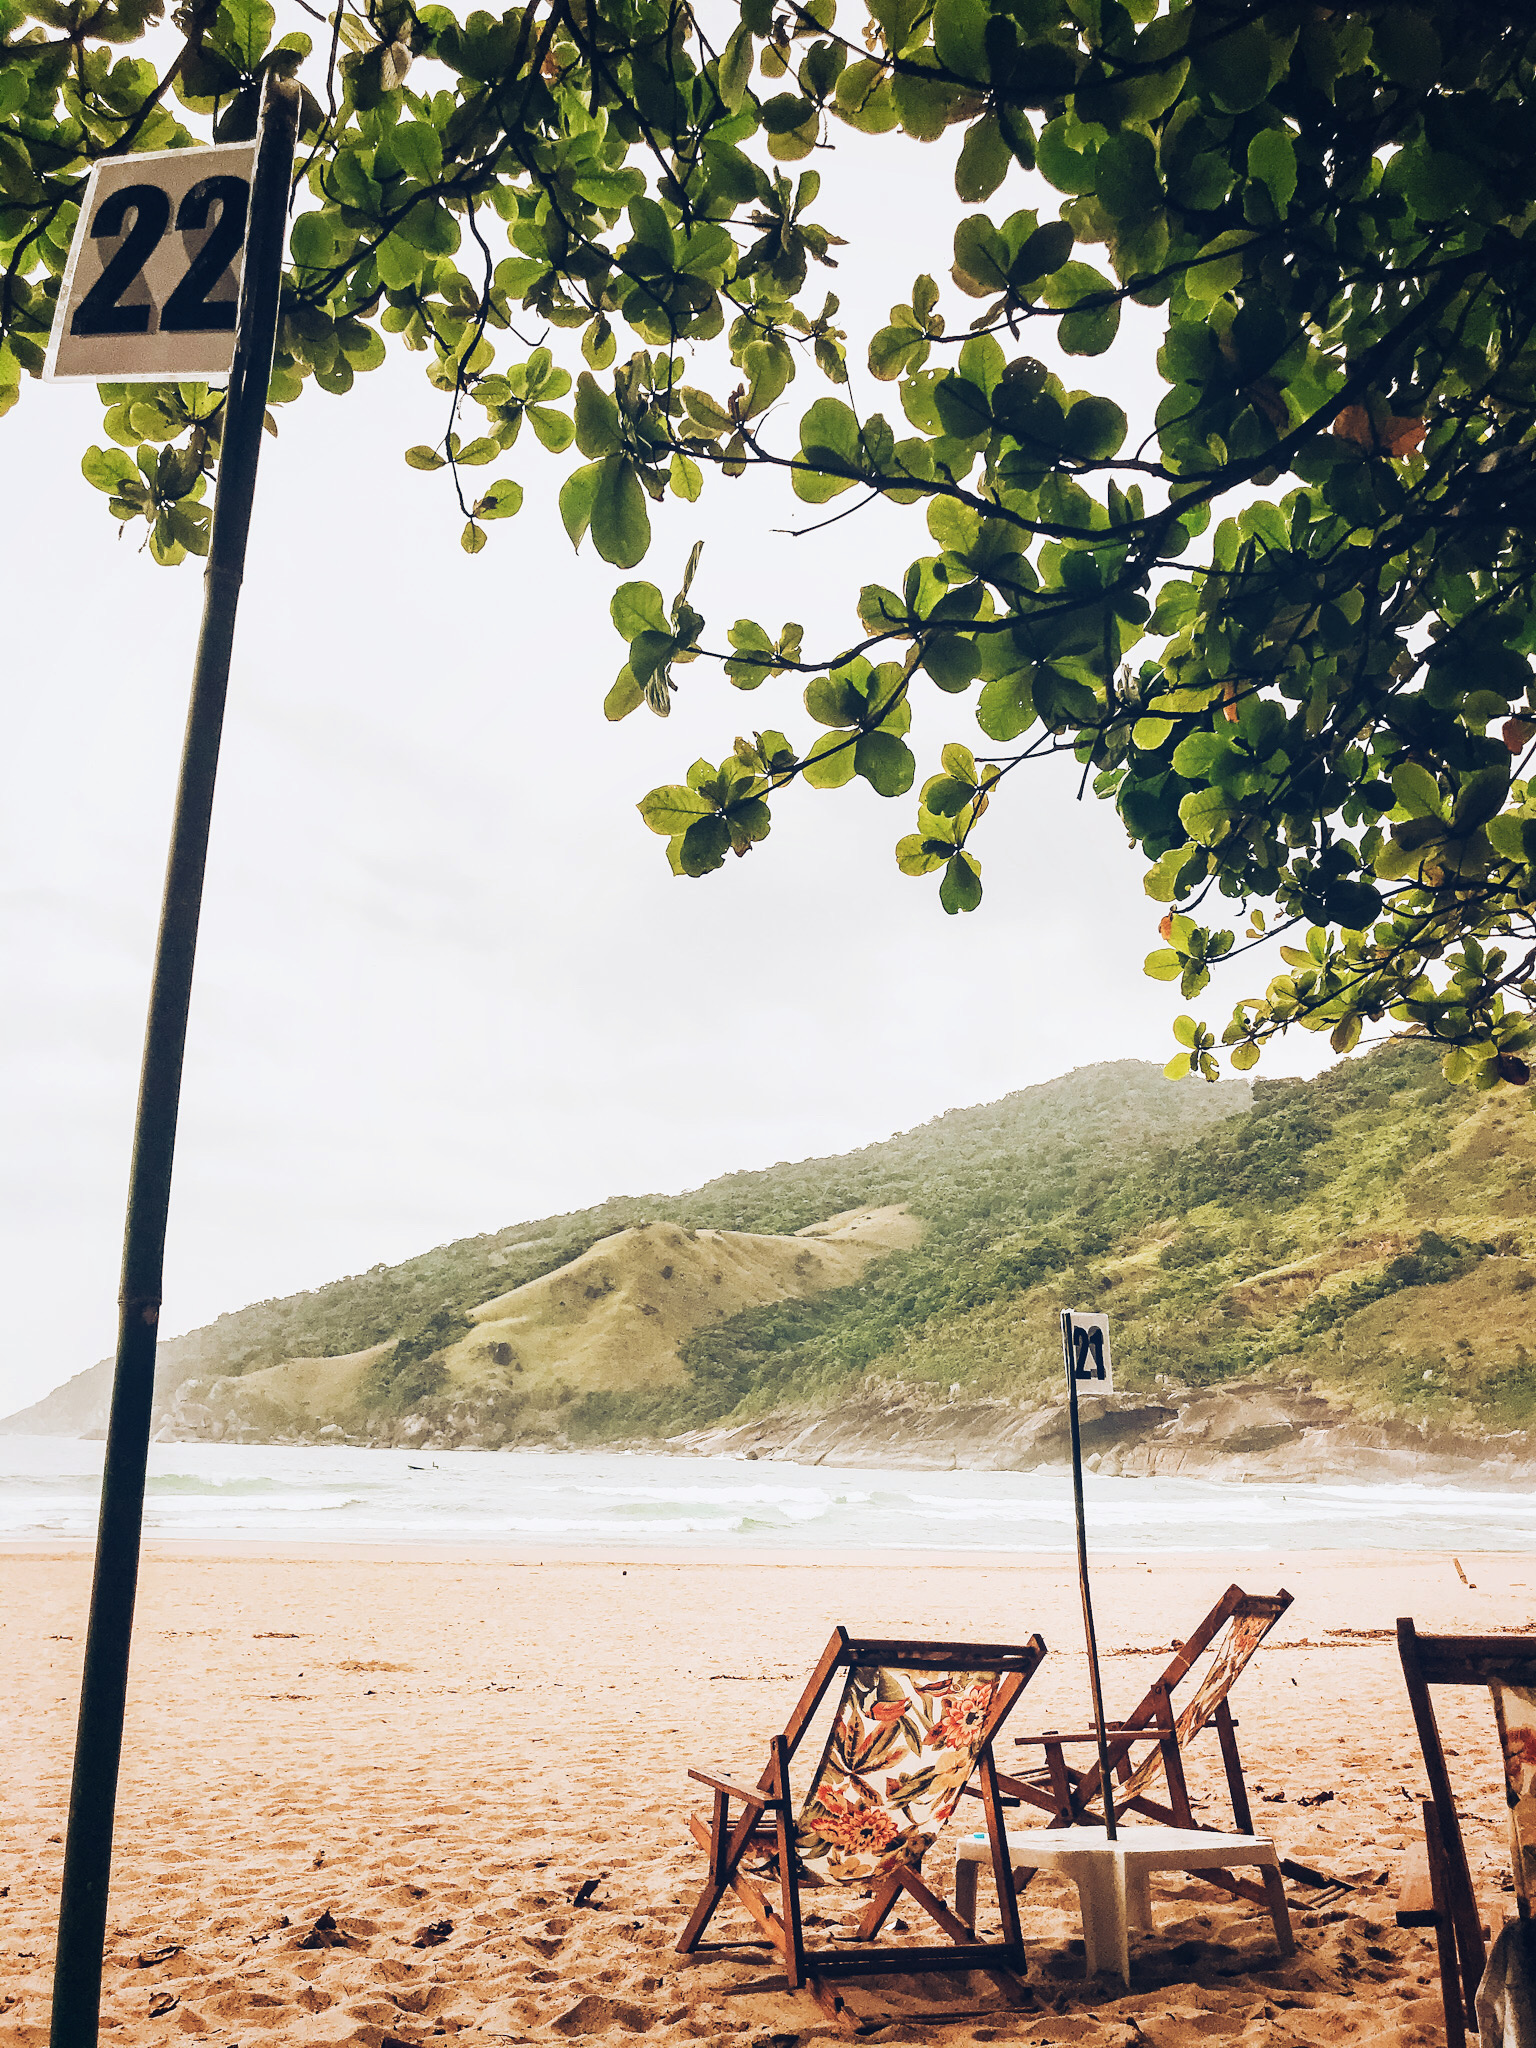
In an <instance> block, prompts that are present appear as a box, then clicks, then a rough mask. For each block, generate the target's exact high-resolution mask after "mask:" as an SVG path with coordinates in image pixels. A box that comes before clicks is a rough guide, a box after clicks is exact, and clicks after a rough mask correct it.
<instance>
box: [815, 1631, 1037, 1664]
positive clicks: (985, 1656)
mask: <svg viewBox="0 0 1536 2048" xmlns="http://www.w3.org/2000/svg"><path fill="white" fill-rule="evenodd" d="M1038 1642H1039V1638H1038V1636H1037V1637H1036V1638H1035V1640H1034V1642H1030V1643H933V1642H914V1641H912V1640H910V1639H906V1640H904V1639H901V1638H898V1637H876V1636H860V1637H857V1638H852V1637H851V1638H850V1639H849V1641H848V1645H847V1649H846V1651H845V1653H844V1661H845V1662H847V1663H849V1664H860V1665H864V1664H889V1665H891V1666H893V1667H898V1668H900V1669H903V1670H907V1671H960V1670H965V1671H973V1670H998V1671H1001V1670H1005V1669H1018V1668H1025V1669H1028V1670H1030V1671H1033V1670H1034V1668H1035V1666H1036V1664H1038V1663H1039V1661H1040V1655H1041V1651H1040V1650H1037V1649H1036V1647H1035V1645H1036V1643H1038ZM1043 1647H1044V1646H1043V1645H1042V1646H1041V1649H1042V1650H1043Z"/></svg>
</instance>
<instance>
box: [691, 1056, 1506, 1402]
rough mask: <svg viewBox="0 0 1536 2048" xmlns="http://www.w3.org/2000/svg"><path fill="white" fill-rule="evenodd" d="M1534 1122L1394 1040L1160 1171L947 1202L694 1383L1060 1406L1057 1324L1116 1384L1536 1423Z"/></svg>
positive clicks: (722, 1339) (745, 1391)
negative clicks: (1091, 1326)
mask: <svg viewBox="0 0 1536 2048" xmlns="http://www.w3.org/2000/svg"><path fill="white" fill-rule="evenodd" d="M1533 1252H1536V1119H1533V1116H1532V1113H1531V1104H1530V1101H1529V1099H1528V1098H1527V1097H1526V1096H1524V1095H1523V1094H1522V1095H1517V1094H1515V1093H1514V1092H1513V1091H1504V1092H1503V1093H1502V1094H1500V1095H1498V1096H1487V1095H1470V1094H1468V1092H1467V1091H1466V1090H1464V1089H1454V1088H1452V1087H1451V1085H1450V1084H1449V1083H1448V1082H1446V1081H1445V1080H1444V1078H1443V1077H1442V1075H1441V1073H1440V1067H1439V1062H1438V1059H1437V1058H1436V1056H1435V1055H1434V1053H1433V1052H1432V1050H1431V1049H1430V1048H1429V1047H1427V1046H1422V1045H1415V1044H1413V1043H1411V1042H1406V1043H1400V1044H1396V1045H1389V1046H1386V1047H1384V1048H1382V1049H1381V1050H1380V1051H1378V1052H1376V1053H1374V1054H1372V1055H1370V1056H1369V1057H1367V1058H1364V1059H1358V1060H1351V1061H1347V1062H1344V1063H1341V1064H1340V1065H1339V1066H1337V1067H1335V1068H1333V1069H1332V1070H1331V1071H1330V1072H1328V1073H1326V1074H1324V1075H1322V1076H1321V1077H1319V1078H1318V1079H1317V1080H1314V1081H1307V1082H1302V1081H1270V1082H1265V1081H1259V1082H1257V1083H1256V1084H1255V1086H1254V1092H1253V1106H1252V1108H1251V1109H1250V1110H1249V1111H1248V1112H1247V1113H1246V1114H1243V1115H1239V1116H1235V1117H1232V1118H1230V1119H1226V1120H1223V1121H1222V1122H1221V1123H1219V1124H1216V1125H1214V1126H1212V1127H1210V1128H1208V1129H1206V1130H1205V1131H1203V1132H1200V1133H1197V1134H1196V1135H1195V1136H1193V1137H1192V1138H1191V1139H1189V1140H1188V1141H1187V1142H1185V1143H1182V1144H1177V1145H1171V1146H1169V1147H1167V1148H1166V1149H1165V1150H1163V1151H1161V1152H1159V1153H1158V1154H1156V1155H1155V1156H1154V1157H1152V1158H1150V1159H1147V1158H1141V1159H1136V1160H1127V1161H1125V1162H1123V1163H1122V1165H1121V1166H1120V1168H1119V1170H1118V1171H1116V1170H1113V1168H1112V1167H1111V1166H1110V1165H1109V1162H1106V1161H1104V1160H1103V1159H1101V1158H1097V1157H1096V1159H1095V1162H1094V1172H1093V1174H1092V1176H1091V1177H1087V1176H1085V1177H1083V1178H1082V1179H1080V1180H1079V1181H1078V1183H1077V1184H1076V1186H1075V1187H1074V1186H1071V1185H1063V1184H1062V1183H1060V1182H1058V1183H1056V1184H1054V1185H1053V1188H1052V1189H1051V1191H1050V1194H1049V1196H1048V1197H1047V1196H1046V1195H1045V1194H1044V1193H1043V1192H1042V1194H1041V1195H1040V1196H1039V1197H1038V1198H1035V1199H1026V1198H1025V1195H1024V1191H1023V1190H1020V1191H1019V1196H1018V1198H1017V1199H1015V1201H1014V1202H1013V1203H1012V1204H1008V1203H1005V1202H1003V1201H1002V1200H999V1199H997V1198H996V1197H995V1196H994V1197H993V1199H991V1200H990V1201H989V1202H988V1203H987V1206H986V1207H985V1209H984V1210H983V1209H979V1208H973V1209H970V1210H969V1211H967V1210H966V1209H964V1208H963V1207H961V1205H959V1204H958V1203H957V1204H956V1206H955V1208H954V1209H952V1210H951V1211H950V1212H949V1213H948V1214H947V1215H946V1216H945V1217H944V1218H943V1219H941V1220H940V1219H936V1225H935V1228H934V1229H933V1230H932V1231H931V1233H930V1235H929V1238H928V1239H927V1241H926V1242H925V1244H924V1246H923V1248H922V1249H921V1251H919V1252H917V1253H914V1254H911V1255H909V1256H908V1257H906V1258H903V1259H900V1260H896V1259H892V1260H887V1261H885V1262H884V1263H883V1264H882V1265H881V1266H880V1267H878V1268H877V1269H876V1270H875V1271H873V1272H872V1273H871V1274H870V1276H869V1278H868V1280H867V1282H866V1283H865V1284H864V1285H863V1286H862V1287H860V1288H858V1289H856V1290H851V1291H849V1292H847V1293H845V1294H843V1295H827V1296H823V1297H821V1298H820V1299H818V1300H814V1301H805V1302H787V1303H782V1304H777V1305H775V1306H773V1307H770V1308H767V1309H762V1310H758V1311H755V1312H752V1313H749V1314H747V1315H744V1316H741V1317H739V1318H737V1319H736V1321H735V1322H734V1323H733V1324H732V1325H730V1326H728V1327H726V1328H723V1329H721V1330H717V1331H712V1332H709V1333H706V1334H705V1335H704V1336H702V1337H701V1338H699V1339H696V1340H695V1341H694V1343H693V1344H692V1345H691V1346H689V1347H687V1350H686V1353H685V1355H686V1356H687V1357H688V1362H689V1364H690V1366H691V1368H692V1371H693V1374H694V1376H695V1378H696V1379H697V1380H698V1381H699V1382H700V1384H701V1386H703V1387H707V1388H709V1389H710V1391H711V1393H712V1395H714V1396H715V1397H716V1398H718V1400H719V1401H720V1402H721V1403H722V1405H723V1404H726V1403H729V1404H730V1405H732V1406H735V1405H736V1404H741V1406H742V1410H743V1412H745V1413H752V1412H754V1411H761V1410H765V1409H767V1408H770V1407H772V1406H774V1405H776V1404H780V1403H783V1402H786V1401H797V1400H810V1401H816V1400H824V1399H825V1398H826V1397H827V1396H828V1395H829V1394H832V1393H835V1392H836V1391H837V1390H838V1389H840V1388H843V1387H846V1386H847V1385H849V1384H850V1383H851V1382H852V1381H853V1380H854V1379H855V1378H856V1377H857V1376H860V1375H863V1374H866V1373H870V1374H874V1375H877V1376H886V1377H890V1378H897V1379H901V1380H903V1381H905V1382H908V1383H917V1384H921V1383H923V1382H927V1383H929V1384H931V1385H941V1386H954V1385H955V1384H956V1383H958V1384H959V1386H960V1387H961V1388H963V1389H964V1390H966V1391H967V1392H971V1393H1006V1394H1013V1395H1019V1394H1027V1393H1030V1392H1039V1393H1042V1394H1044V1393H1048V1392H1054V1391H1055V1387H1056V1382H1057V1379H1058V1378H1059V1374H1060V1369H1061V1368H1060V1357H1059V1351H1058V1349H1057V1347H1056V1343H1055V1337H1054V1331H1055V1314H1054V1312H1055V1310H1056V1309H1057V1308H1058V1307H1064V1306H1078V1307H1086V1306H1102V1307H1105V1308H1107V1309H1109V1310H1110V1311H1111V1313H1112V1315H1113V1317H1114V1341H1115V1353H1116V1359H1117V1364H1116V1379H1117V1382H1118V1383H1119V1384H1121V1385H1123V1386H1125V1387H1127V1388H1130V1389H1136V1388H1145V1389H1149V1390H1150V1389H1153V1388H1155V1387H1157V1386H1158V1385H1159V1384H1163V1383H1172V1384H1174V1385H1176V1386H1179V1387H1182V1388H1189V1387H1200V1386H1210V1385H1214V1384H1218V1383H1220V1382H1222V1381H1225V1380H1251V1379H1254V1378H1275V1379H1287V1380H1291V1381H1295V1380H1309V1381H1311V1383H1312V1384H1313V1385H1314V1386H1315V1387H1316V1388H1318V1389H1319V1390H1320V1391H1323V1392H1327V1393H1330V1394H1333V1395H1335V1396H1337V1397H1340V1398H1342V1399H1343V1400H1344V1401H1345V1402H1346V1403H1347V1404H1348V1405H1349V1406H1352V1407H1354V1408H1356V1409H1357V1410H1359V1411H1361V1412H1362V1413H1363V1414H1365V1415H1367V1416H1378V1417H1391V1418H1394V1419H1396V1420H1406V1419H1412V1418H1421V1419H1423V1420H1425V1421H1426V1422H1428V1423H1430V1424H1432V1425H1434V1426H1435V1427H1437V1428H1461V1429H1471V1430H1473V1431H1474V1432H1475V1431H1478V1430H1482V1429H1495V1430H1497V1429H1510V1428H1516V1429H1526V1428H1530V1427H1531V1426H1532V1425H1533V1423H1536V1357H1533V1351H1536V1330H1533V1323H1536V1292H1533V1291H1532V1290H1533V1289H1536V1258H1533V1257H1532V1256H1531V1255H1532V1253H1533Z"/></svg>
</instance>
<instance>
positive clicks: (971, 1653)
mask: <svg viewBox="0 0 1536 2048" xmlns="http://www.w3.org/2000/svg"><path fill="white" fill-rule="evenodd" d="M1045 1654H1046V1646H1045V1644H1044V1642H1043V1641H1042V1640H1041V1638H1040V1637H1039V1636H1038V1635H1034V1636H1031V1637H1030V1639H1029V1641H1028V1642H1027V1643H1023V1644H1019V1643H952V1642H951V1643H935V1642H917V1641H911V1640H903V1639H888V1638H870V1637H850V1636H849V1635H848V1633H847V1631H846V1630H844V1629H841V1628H836V1629H834V1630H833V1631H832V1634H831V1637H830V1638H829V1640H828V1642H827V1646H826V1648H825V1649H824V1650H823V1651H822V1653H821V1656H820V1657H819V1659H818V1660H817V1663H816V1667H815V1669H814V1670H813V1671H812V1673H811V1675H810V1678H809V1680H808V1681H807V1683H806V1687H805V1690H804V1692H803V1693H802V1694H801V1695H800V1698H799V1701H798V1702H797V1703H796V1706H795V1709H794V1711H793V1713H792V1714H791V1715H790V1717H789V1720H788V1722H787V1723H786V1725H785V1728H784V1732H783V1734H782V1735H776V1736H774V1737H773V1739H772V1742H771V1744H770V1747H769V1756H768V1762H767V1765H766V1767H765V1768H764V1770H763V1773H762V1775H761V1777H760V1778H759V1779H758V1781H757V1783H756V1784H755V1785H750V1786H749V1785H742V1784H739V1783H737V1782H735V1781H734V1780H732V1779H729V1778H725V1777H722V1776H720V1775H719V1774H718V1773H715V1772H711V1771H700V1770H690V1772H689V1773H688V1775H689V1777H690V1778H692V1779H693V1780H694V1781H695V1782H696V1783H698V1784H701V1785H704V1786H705V1787H707V1788H708V1790H709V1791H710V1792H711V1793H712V1795H713V1809H712V1812H711V1814H710V1818H709V1821H708V1823H707V1824H706V1823H705V1822H704V1821H702V1820H701V1819H700V1818H699V1817H698V1816H697V1815H692V1816H690V1818H689V1822H688V1826H689V1830H690V1832H691V1833H692V1835H693V1838H694V1840H695V1841H696V1842H697V1843H698V1844H699V1846H700V1848H701V1849H703V1850H704V1851H705V1852H706V1854H707V1855H708V1857H709V1875H708V1877H707V1879H706V1880H705V1884H704V1888H703V1890H702V1891H701V1893H700V1894H699V1899H698V1903H697V1904H696V1905H695V1907H694V1909H693V1912H692V1913H691V1915H690V1916H689V1919H688V1924H687V1926H686V1927H685V1928H684V1929H683V1932H682V1935H681V1937H680V1938H679V1940H678V1944H677V1947H678V1952H679V1953H680V1954H682V1955H689V1954H692V1953H694V1952H695V1951H697V1950H699V1949H700V1948H703V1949H706V1950H711V1949H731V1948H736V1947H739V1946H740V1944H739V1943H736V1942H710V1943H706V1942H705V1941H704V1940H703V1935H704V1931H705V1929H706V1928H707V1927H708V1925H709V1923H710V1920H711V1919H712V1917H713V1915H714V1913H715V1910H716V1908H717V1907H718V1906H719V1905H720V1903H721V1901H722V1900H723V1899H724V1898H725V1896H726V1893H727V1892H731V1893H733V1894H734V1895H735V1897H736V1898H737V1899H739V1900H740V1902H741V1904H742V1905H743V1906H745V1908H746V1910H747V1912H748V1913H749V1914H750V1915H751V1917H752V1919H753V1920H754V1921H755V1922H756V1924H757V1926H758V1928H759V1930H760V1931H761V1933H762V1934H763V1935H764V1936H766V1938H767V1939H768V1941H769V1942H771V1944H772V1945H773V1947H774V1948H775V1949H776V1950H777V1951H778V1954H779V1956H780V1957H781V1958H782V1960H783V1964H784V1975H785V1980H786V1982H787V1984H788V1987H789V1989H790V1990H791V1991H798V1990H801V1989H806V1990H809V1991H810V1992H811V1993H812V1994H813V1995H814V1996H815V1997H816V1998H817V2000H818V2002H819V2003H821V2004H823V2005H824V2006H825V2008H826V2009H827V2010H828V2011H830V2012H832V2013H833V2015H834V2017H841V2015H842V2009H843V2002H842V2000H841V1999H839V1998H837V1997H836V1996H835V1995H833V1994H832V1993H831V1991H830V1986H829V1985H828V1984H827V1983H826V1981H825V1980H827V1979H830V1978H834V1977H853V1976H870V1975H877V1974H898V1973H905V1972H907V1971H927V1970H972V1969H987V1970H993V1971H997V1970H1003V1971H1022V1969H1023V1968H1024V1941H1023V1935H1022V1932H1021V1930H1020V1925H1019V1914H1018V1907H1017V1904H1016V1902H1015V1901H1014V1897H1013V1888H1012V1886H1011V1885H1010V1884H1009V1883H1008V1882H1007V1861H1006V1859H1007V1838H1006V1836H1005V1834H1004V1830H1003V1820H1002V1804H1003V1801H1002V1796H1001V1794H1000V1792H999V1788H998V1772H997V1766H996V1762H995V1760H994V1757H993V1743H994V1741H995V1739H996V1736H997V1732H998V1730H999V1729H1000V1728H1001V1726H1002V1724H1003V1722H1004V1721H1005V1720H1006V1719H1007V1717H1008V1715H1009V1713H1010V1712H1011V1711H1012V1710H1013V1708H1014V1706H1015V1705H1016V1704H1017V1702H1018V1700H1019V1697H1020V1695H1021V1694H1022V1692H1023V1690H1024V1688H1025V1686H1026V1685H1027V1684H1028V1683H1029V1681H1030V1679H1031V1678H1032V1677H1033V1676H1034V1674H1035V1672H1036V1671H1037V1670H1038V1668H1039V1666H1040V1663H1041V1661H1042V1659H1043V1658H1044V1656H1045ZM874 1667H883V1668H889V1669H893V1670H896V1669H899V1670H902V1671H934V1672H940V1671H982V1670H986V1671H995V1672H996V1673H997V1674H998V1678H997V1684H996V1689H995V1691H994V1694H993V1698H992V1703H991V1707H990V1710H989V1712H988V1714H987V1719H986V1723H985V1725H984V1728H983V1731H982V1733H981V1736H980V1738H979V1740H978V1742H977V1748H976V1761H975V1766H974V1769H975V1772H976V1775H977V1777H979V1779H980V1781H981V1782H980V1786H979V1796H980V1798H981V1801H982V1805H983V1808H984V1810H985V1812H986V1817H987V1832H988V1836H989V1838H990V1842H991V1847H992V1860H993V1872H994V1875H995V1876H997V1877H998V1878H1000V1879H1001V1880H1002V1882H1001V1883H1000V1886H999V1895H1000V1896H1001V1895H1002V1894H1003V1893H1006V1894H1007V1900H1008V1904H1007V1907H1006V1908H1005V1910H1004V1913H1003V1938H1002V1940H1001V1941H999V1942H981V1941H978V1940H977V1939H976V1936H975V1933H974V1930H973V1929H971V1928H969V1927H967V1926H966V1925H965V1923H964V1922H963V1921H962V1920H959V1919H957V1918H956V1916H955V1915H954V1914H953V1913H952V1912H951V1911H950V1910H949V1908H948V1907H947V1906H946V1905H945V1903H944V1901H943V1899H942V1898H941V1897H940V1896H939V1894H938V1893H936V1892H934V1891H933V1890H931V1889H930V1887H929V1886H928V1885H927V1884H926V1883H925V1882H924V1880H923V1878H922V1875H921V1872H920V1870H919V1869H918V1868H917V1867H916V1866H913V1867H911V1868H908V1867H905V1866H903V1867H900V1868H898V1869H896V1870H894V1871H892V1872H891V1873H890V1874H889V1875H887V1876H885V1877H883V1878H881V1879H879V1880H878V1881H877V1882H876V1883H875V1885H874V1891H873V1896H872V1898H871V1899H870V1902H869V1905H868V1907H867V1908H866V1910H865V1912H864V1914H863V1916H862V1918H861V1919H860V1921H859V1923H858V1929H857V1935H856V1944H848V1945H845V1946H842V1947H839V1948H836V1949H827V1948H816V1949H811V1948H808V1947H807V1945H806V1941H805V1934H804V1929H803V1926H802V1920H801V1911H800V1892H801V1888H802V1887H809V1888H815V1889H820V1888H822V1880H821V1879H819V1878H817V1877H815V1876H814V1875H813V1874H812V1873H811V1872H810V1871H808V1870H806V1869H804V1868H803V1867H802V1866H800V1865H799V1864H798V1862H797V1858H796V1856H795V1828H796V1824H795V1819H794V1815H793V1811H792V1806H791V1800H790V1789H789V1767H790V1763H791V1761H792V1760H793V1758H794V1755H795V1752H796V1750H797V1749H798V1747H799V1745H800V1743H801V1741H802V1740H803V1739H804V1736H805V1733H806V1731H807V1729H808V1728H809V1727H810V1724H811V1721H812V1719H813V1717H814V1716H815V1713H816V1710H817V1708H818V1707H819V1706H820V1704H821V1702H822V1700H823V1698H824V1697H825V1695H826V1693H827V1690H828V1688H829V1686H830V1685H831V1684H832V1682H833V1680H834V1679H835V1678H836V1677H837V1676H838V1674H839V1673H840V1672H843V1671H848V1670H853V1669H869V1668H874ZM830 1740H831V1738H830V1735H829V1738H828V1741H829V1744H830ZM733 1807H734V1808H739V1812H737V1813H735V1814H734V1815H733V1812H732V1809H733ZM754 1847H758V1848H763V1847H771V1848H772V1849H773V1851H774V1853H775V1855H776V1857H777V1862H778V1873H777V1879H776V1881H775V1880H772V1879H769V1880H766V1881H759V1880H758V1879H756V1878H754V1877H753V1876H750V1875H749V1874H748V1873H747V1872H746V1871H744V1870H743V1869H742V1867H741V1865H742V1860H743V1858H744V1857H745V1856H746V1854H747V1853H748V1851H749V1850H750V1849H752V1848H754ZM770 1887H771V1888H772V1889H775V1890H776V1891H777V1893H778V1902H777V1909H775V1905H774V1903H773V1901H772V1900H771V1899H770V1896H769V1891H770ZM837 1888H838V1887H836V1886H833V1887H831V1889H837ZM904 1891H905V1892H907V1893H908V1894H909V1895H910V1896H911V1898H912V1899H913V1900H914V1902H915V1903H916V1904H917V1905H919V1906H920V1907H921V1908H922V1909H923V1911H924V1912H925V1913H927V1914H928V1916H929V1918H930V1919H932V1920H933V1921H934V1922H935V1923H936V1924H937V1925H938V1927H939V1928H940V1929H941V1931H942V1932H943V1933H944V1934H946V1935H947V1936H948V1937H949V1940H948V1944H947V1945H939V1944H934V1945H930V1946H928V1947H917V1946H912V1947H891V1946H887V1947H884V1948H880V1947H876V1946H874V1944H875V1942H876V1940H877V1937H878V1935H879V1933H880V1930H881V1928H882V1927H883V1926H884V1925H885V1922H886V1920H887V1918H888V1917H889V1915H890V1913H891V1910H892V1908H893V1907H894V1906H895V1904H896V1901H897V1900H898V1899H899V1898H900V1896H901V1894H902V1893H903V1892H904Z"/></svg>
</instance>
